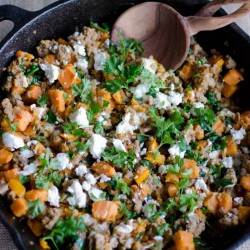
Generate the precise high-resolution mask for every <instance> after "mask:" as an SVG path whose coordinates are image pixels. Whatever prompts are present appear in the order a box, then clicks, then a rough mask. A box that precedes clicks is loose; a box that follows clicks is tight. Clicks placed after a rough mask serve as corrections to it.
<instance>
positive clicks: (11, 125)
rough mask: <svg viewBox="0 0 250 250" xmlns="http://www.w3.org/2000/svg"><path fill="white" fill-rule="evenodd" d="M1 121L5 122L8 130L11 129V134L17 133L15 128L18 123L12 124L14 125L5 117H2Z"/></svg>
mask: <svg viewBox="0 0 250 250" xmlns="http://www.w3.org/2000/svg"><path fill="white" fill-rule="evenodd" d="M3 119H4V120H5V121H6V122H7V124H8V125H9V126H10V129H11V132H16V131H17V126H18V123H17V122H14V123H11V122H10V120H9V119H8V117H7V116H5V115H3Z"/></svg>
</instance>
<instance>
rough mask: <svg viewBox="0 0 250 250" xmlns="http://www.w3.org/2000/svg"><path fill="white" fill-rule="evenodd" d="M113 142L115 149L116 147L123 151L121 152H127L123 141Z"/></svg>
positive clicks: (115, 140)
mask: <svg viewBox="0 0 250 250" xmlns="http://www.w3.org/2000/svg"><path fill="white" fill-rule="evenodd" d="M112 142H113V145H114V147H115V148H116V149H118V150H121V151H124V152H126V151H127V150H126V148H125V147H124V145H123V143H122V141H121V140H119V139H115V138H113V141H112Z"/></svg>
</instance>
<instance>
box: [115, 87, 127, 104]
mask: <svg viewBox="0 0 250 250" xmlns="http://www.w3.org/2000/svg"><path fill="white" fill-rule="evenodd" d="M112 97H113V98H114V99H115V102H116V103H117V104H123V103H124V99H125V94H124V92H123V90H119V91H117V92H116V93H114V94H113V95H112Z"/></svg>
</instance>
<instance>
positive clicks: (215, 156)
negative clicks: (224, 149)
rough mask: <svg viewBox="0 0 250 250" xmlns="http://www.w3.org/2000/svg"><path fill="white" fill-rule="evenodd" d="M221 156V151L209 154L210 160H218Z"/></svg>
mask: <svg viewBox="0 0 250 250" xmlns="http://www.w3.org/2000/svg"><path fill="white" fill-rule="evenodd" d="M219 155H220V150H214V151H212V152H211V153H209V158H210V159H217V158H218V157H219Z"/></svg>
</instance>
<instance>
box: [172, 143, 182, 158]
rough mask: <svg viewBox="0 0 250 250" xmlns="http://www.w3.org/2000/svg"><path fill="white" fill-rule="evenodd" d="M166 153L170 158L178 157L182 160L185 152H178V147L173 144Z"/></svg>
mask: <svg viewBox="0 0 250 250" xmlns="http://www.w3.org/2000/svg"><path fill="white" fill-rule="evenodd" d="M168 152H169V154H170V155H172V156H180V157H181V158H183V157H184V155H185V153H186V150H185V151H180V147H179V146H178V145H177V144H175V145H172V146H171V147H170V148H169V149H168Z"/></svg>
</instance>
